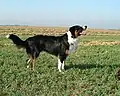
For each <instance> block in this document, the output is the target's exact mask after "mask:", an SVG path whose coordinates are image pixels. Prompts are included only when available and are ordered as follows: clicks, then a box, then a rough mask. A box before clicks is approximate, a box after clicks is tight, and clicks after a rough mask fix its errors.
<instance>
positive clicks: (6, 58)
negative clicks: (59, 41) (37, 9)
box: [0, 26, 120, 96]
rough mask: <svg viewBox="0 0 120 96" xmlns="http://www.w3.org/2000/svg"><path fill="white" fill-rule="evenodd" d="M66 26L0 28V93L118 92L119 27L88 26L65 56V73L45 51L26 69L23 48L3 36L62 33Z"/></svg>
mask: <svg viewBox="0 0 120 96" xmlns="http://www.w3.org/2000/svg"><path fill="white" fill-rule="evenodd" d="M8 30H9V31H8ZM21 30H22V31H21ZM31 30H32V31H31ZM65 30H66V28H39V27H30V28H29V27H27V28H26V27H25V28H24V27H20V28H19V27H15V28H11V27H10V28H9V26H7V27H1V28H0V34H1V35H0V96H120V81H119V80H118V79H117V78H116V72H117V70H118V69H119V67H120V31H116V30H107V31H106V30H96V31H94V30H92V29H88V31H87V33H88V35H86V36H82V37H81V38H80V41H79V48H78V49H77V50H76V51H75V52H74V53H72V54H71V55H70V56H69V57H68V58H67V60H66V62H65V69H66V70H65V72H64V74H62V73H60V72H58V70H57V58H56V57H54V56H51V55H50V54H47V53H44V52H43V53H42V54H41V55H40V57H39V58H38V59H37V62H36V67H35V72H33V71H31V70H30V69H27V68H26V67H27V65H26V59H27V55H26V52H25V50H24V49H23V50H19V49H17V48H16V47H15V46H14V45H13V43H12V42H11V41H10V40H8V39H6V38H5V35H6V34H7V33H16V34H19V36H20V37H21V38H22V39H25V38H27V37H29V36H33V35H34V34H49V35H51V34H52V35H53V34H55V35H58V34H63V33H64V32H65ZM51 32H52V33H51ZM60 32H61V33H60Z"/></svg>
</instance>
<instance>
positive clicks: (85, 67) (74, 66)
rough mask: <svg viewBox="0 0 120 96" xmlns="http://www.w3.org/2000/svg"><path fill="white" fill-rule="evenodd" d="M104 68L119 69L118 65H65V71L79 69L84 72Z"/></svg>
mask: <svg viewBox="0 0 120 96" xmlns="http://www.w3.org/2000/svg"><path fill="white" fill-rule="evenodd" d="M104 67H115V68H117V67H120V66H119V65H99V64H76V65H75V64H74V65H73V64H71V65H66V66H65V69H66V70H68V69H72V68H75V69H81V70H85V69H92V68H104Z"/></svg>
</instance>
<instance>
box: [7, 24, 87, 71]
mask: <svg viewBox="0 0 120 96" xmlns="http://www.w3.org/2000/svg"><path fill="white" fill-rule="evenodd" d="M86 29H87V26H84V27H81V26H79V25H74V26H71V27H70V28H69V30H68V31H67V32H66V33H65V34H63V35H62V36H47V35H35V36H33V37H29V38H27V39H26V40H24V41H23V40H21V39H20V38H19V37H18V36H17V35H14V34H8V35H7V36H6V37H7V38H9V39H11V40H12V41H13V43H14V44H15V45H16V46H17V47H19V48H25V49H26V53H27V55H28V57H29V59H28V60H27V64H28V66H27V67H31V69H32V70H34V69H35V61H36V59H37V57H38V56H39V54H40V53H41V52H42V51H45V52H48V53H50V54H52V55H55V56H58V70H59V72H62V70H64V61H65V60H66V58H67V56H68V55H69V54H70V53H71V52H73V51H74V50H76V49H77V45H78V38H79V37H80V36H81V35H85V34H83V33H82V32H83V31H85V30H86Z"/></svg>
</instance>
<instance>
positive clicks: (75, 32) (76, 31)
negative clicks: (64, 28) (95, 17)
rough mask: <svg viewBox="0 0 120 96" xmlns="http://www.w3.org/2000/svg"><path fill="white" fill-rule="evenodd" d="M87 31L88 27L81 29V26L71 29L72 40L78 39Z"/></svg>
mask: <svg viewBox="0 0 120 96" xmlns="http://www.w3.org/2000/svg"><path fill="white" fill-rule="evenodd" d="M86 29H87V26H84V27H81V26H79V25H75V26H72V27H70V28H69V31H70V32H71V34H72V38H77V37H78V36H80V35H82V32H83V31H85V30H86Z"/></svg>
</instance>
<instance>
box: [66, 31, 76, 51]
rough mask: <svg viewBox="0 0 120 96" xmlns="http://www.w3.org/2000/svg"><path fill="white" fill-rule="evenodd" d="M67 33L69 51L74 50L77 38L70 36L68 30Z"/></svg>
mask: <svg viewBox="0 0 120 96" xmlns="http://www.w3.org/2000/svg"><path fill="white" fill-rule="evenodd" d="M67 35H68V43H69V45H70V47H69V53H71V52H73V51H75V50H76V49H77V47H78V38H72V34H71V32H70V31H68V32H67Z"/></svg>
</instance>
